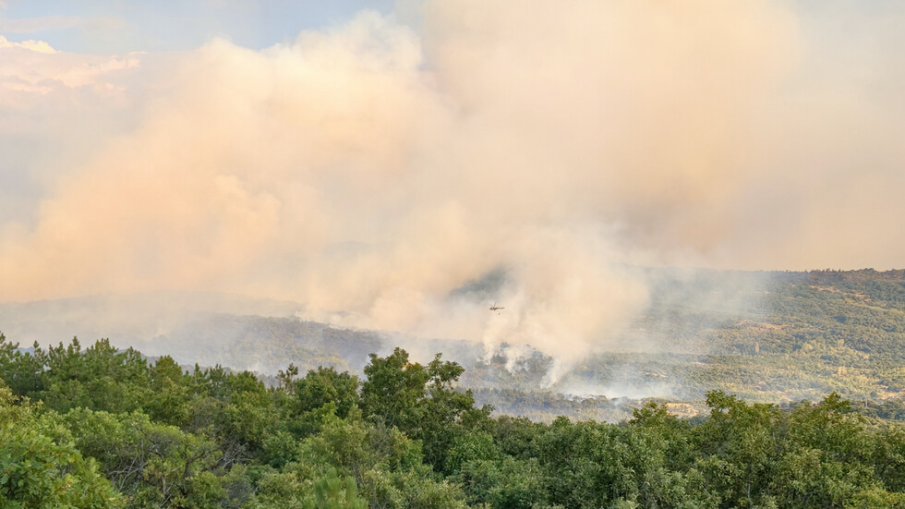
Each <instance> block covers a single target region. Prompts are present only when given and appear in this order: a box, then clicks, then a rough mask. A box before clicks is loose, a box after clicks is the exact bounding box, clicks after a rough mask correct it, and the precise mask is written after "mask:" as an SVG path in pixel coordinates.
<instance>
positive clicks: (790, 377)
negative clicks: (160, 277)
mask: <svg viewBox="0 0 905 509" xmlns="http://www.w3.org/2000/svg"><path fill="white" fill-rule="evenodd" d="M649 279H650V280H651V281H653V283H652V289H651V295H652V300H651V305H650V307H649V309H648V310H647V311H646V312H645V313H644V315H643V316H641V317H640V318H639V319H638V320H636V322H635V323H634V324H633V325H632V326H631V327H630V328H629V329H628V330H626V331H624V332H623V333H622V334H621V335H620V336H619V337H615V338H606V344H607V345H608V346H607V351H602V352H600V353H598V354H596V355H594V356H592V357H590V358H588V359H586V360H584V361H583V362H581V363H580V364H578V365H576V366H574V367H573V368H572V369H571V370H570V371H569V372H567V373H566V374H565V375H564V376H562V377H561V378H559V379H558V380H556V381H555V383H553V384H550V380H549V378H548V375H549V370H550V369H551V367H552V365H553V362H554V361H553V359H551V358H549V357H547V356H545V355H543V354H541V353H540V352H536V351H535V352H533V353H530V352H529V353H527V354H526V353H525V351H524V349H519V350H518V355H517V356H516V355H515V354H513V352H514V351H515V349H511V348H508V347H507V346H506V345H502V346H501V347H500V348H499V349H497V350H496V351H495V352H494V353H493V355H490V356H487V355H486V352H485V351H484V349H483V347H482V346H481V345H479V344H475V343H472V342H467V341H462V340H452V339H447V340H424V339H417V338H411V337H406V336H404V335H400V334H388V333H385V332H378V331H359V330H345V329H339V328H334V327H331V326H328V325H325V324H319V323H313V322H307V321H303V320H300V319H298V318H295V317H293V316H291V310H292V309H297V307H296V308H293V305H292V304H291V303H261V302H257V303H242V302H240V301H236V300H235V299H219V300H217V301H216V303H217V306H216V307H215V308H210V307H207V308H205V307H204V305H202V304H201V302H207V300H209V299H207V298H206V297H205V298H204V299H199V298H194V299H183V301H182V302H181V303H180V302H179V301H176V304H173V299H170V298H167V299H156V300H153V303H154V304H153V305H149V304H148V300H147V299H136V300H135V302H134V303H133V304H132V305H131V307H130V305H128V304H123V303H121V302H120V303H118V304H116V305H113V304H111V303H110V302H109V301H105V302H106V303H104V304H103V305H101V304H99V301H98V300H97V299H95V300H91V301H89V302H90V303H91V306H88V307H87V309H86V306H85V304H84V302H80V301H68V302H64V303H60V302H58V301H57V302H49V303H32V304H28V305H23V304H19V305H15V306H12V305H5V306H0V330H3V331H4V332H6V334H7V336H8V337H9V338H10V339H12V340H16V341H20V342H23V343H27V342H30V341H31V340H33V339H37V338H35V337H34V336H32V335H31V334H34V332H33V331H37V332H39V333H46V332H48V331H52V330H55V329H61V328H65V327H71V328H72V329H74V330H84V324H80V323H78V320H79V319H83V318H84V317H85V316H87V315H88V314H89V313H91V312H95V313H96V317H95V319H94V320H93V324H92V327H93V328H94V329H93V330H92V331H91V332H96V330H97V329H98V328H103V327H104V320H106V321H107V323H108V324H111V325H110V327H111V328H112V329H113V330H112V332H111V334H106V336H110V338H111V340H112V341H113V343H114V344H117V345H119V346H122V347H125V346H131V345H134V346H138V347H139V348H140V349H141V350H142V351H143V352H145V353H147V354H149V355H163V354H169V355H172V356H173V357H174V358H175V359H176V360H177V361H178V362H180V363H183V364H187V365H191V364H195V363H200V364H202V365H217V364H219V365H223V366H227V367H230V368H235V369H251V370H254V371H256V372H258V373H260V374H262V375H274V374H275V373H276V372H277V371H278V370H280V369H284V368H285V367H286V366H287V365H288V364H289V363H293V364H295V365H296V366H298V367H300V368H301V369H302V370H303V371H304V370H308V369H314V368H316V367H317V366H320V365H327V366H333V367H336V368H337V369H340V370H350V371H352V372H361V369H362V368H363V367H364V365H365V364H366V363H367V360H368V354H369V353H372V352H376V353H381V354H386V353H388V352H390V351H391V350H392V348H393V347H394V346H396V345H402V346H404V347H406V348H407V349H408V350H409V351H411V352H412V353H413V355H414V356H415V358H418V359H421V360H426V359H429V358H430V357H431V356H432V354H433V353H436V352H442V353H443V354H444V357H445V358H448V359H452V360H455V361H457V362H459V363H461V364H462V365H463V366H464V367H465V368H466V373H465V375H464V376H463V379H462V382H463V385H464V386H466V387H471V388H473V389H476V390H477V396H478V398H479V400H481V401H483V402H488V403H492V404H493V405H494V406H496V407H497V408H498V409H500V410H501V411H506V412H507V413H512V414H516V415H530V416H532V417H534V418H539V419H547V420H549V419H551V418H552V417H553V416H555V415H559V414H566V415H573V416H585V417H594V418H603V419H607V420H618V419H619V418H623V417H625V416H626V415H628V412H630V410H631V408H632V407H636V406H638V405H639V404H641V403H640V402H641V400H643V399H648V398H658V399H664V400H669V401H675V402H688V403H690V406H688V407H677V408H680V409H681V408H685V409H686V410H687V412H689V413H694V411H696V410H699V409H700V408H701V407H702V401H703V397H704V394H705V393H706V392H707V391H709V390H714V389H719V390H724V391H727V392H731V393H733V394H738V395H739V396H741V397H742V398H744V399H747V400H751V401H764V402H779V403H781V402H792V401H798V400H802V399H808V400H817V399H820V398H822V397H824V396H825V395H827V394H829V393H830V392H833V391H836V392H838V393H840V394H841V395H843V396H844V397H846V398H851V399H853V400H856V401H872V402H874V403H877V404H880V403H882V402H884V401H889V402H890V403H889V404H891V405H893V407H896V406H897V405H899V404H900V403H901V401H902V400H903V394H905V271H902V270H899V271H888V272H877V271H873V270H861V271H847V272H839V271H818V272H809V273H798V272H772V273H740V272H714V271H699V272H694V273H691V274H688V273H680V272H676V271H666V270H657V271H651V275H650V277H649ZM196 297H197V296H196ZM162 302H169V303H170V304H169V306H170V307H169V308H163V310H161V306H162V304H161V303H162ZM138 304H140V307H141V309H142V310H143V314H139V315H138V318H137V319H136V321H135V322H134V323H129V322H127V321H124V318H122V317H124V316H130V313H132V309H133V308H134V307H136V305H138ZM155 305H156V306H157V308H155V307H154V306H155ZM111 306H112V308H113V309H114V310H115V311H116V313H114V318H108V317H107V316H108V314H109V313H105V312H104V311H103V310H104V309H110V308H111ZM117 306H119V307H117ZM173 306H177V307H179V306H181V307H179V309H180V310H181V314H180V315H179V316H178V317H175V318H174V316H175V315H174V314H173V313H169V314H167V313H166V312H168V311H171V308H172V307H173ZM242 310H247V311H248V312H249V313H251V314H240V313H241V311H242ZM254 313H261V314H254ZM267 313H278V314H282V315H283V316H264V314H267ZM132 314H134V313H132ZM116 317H118V318H116ZM161 317H164V318H161ZM112 320H119V321H118V322H113V321H112ZM35 324H39V325H40V327H35ZM79 327H82V328H81V329H80V328H79ZM29 331H32V332H29ZM117 333H120V335H119V336H118V335H117ZM71 335H72V334H70V335H69V336H71ZM123 336H125V338H124V337H123ZM41 339H42V341H46V340H47V339H49V338H41ZM53 339H55V340H62V339H66V336H64V337H60V336H57V337H55V338H53ZM82 339H86V340H93V339H95V338H94V337H90V336H89V337H85V336H84V335H83V336H82Z"/></svg>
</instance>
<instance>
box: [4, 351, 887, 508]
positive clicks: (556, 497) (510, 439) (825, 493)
mask: <svg viewBox="0 0 905 509" xmlns="http://www.w3.org/2000/svg"><path fill="white" fill-rule="evenodd" d="M462 372H463V369H462V368H461V367H460V366H459V365H458V364H455V363H452V362H446V361H443V360H442V359H441V358H440V357H439V356H437V358H436V359H435V360H434V361H433V362H431V363H429V364H427V365H421V364H419V363H415V362H412V361H411V360H410V359H409V357H408V354H407V353H406V352H405V351H403V350H401V349H396V350H395V351H394V352H393V353H392V354H390V355H388V356H386V357H379V356H376V355H372V356H371V362H370V364H369V365H368V366H367V367H366V368H365V375H366V377H365V378H364V380H363V381H362V380H360V379H359V378H358V377H356V376H353V375H350V374H348V373H341V372H337V371H335V370H334V369H332V368H320V369H316V370H312V371H309V372H308V373H307V375H305V376H303V377H302V376H299V373H298V369H297V368H295V367H294V366H291V365H290V366H289V367H288V368H287V369H286V370H285V371H283V372H281V373H280V376H279V377H278V381H279V382H278V385H277V386H275V387H271V388H268V387H266V386H265V385H264V384H263V383H262V382H261V381H260V380H259V379H257V378H256V377H255V376H254V375H252V374H250V373H247V372H242V373H235V372H230V371H229V370H226V369H223V368H220V367H214V368H208V369H201V368H199V367H196V368H195V369H194V370H188V371H184V370H183V369H182V368H180V366H179V365H177V364H176V363H175V362H174V361H173V360H172V359H170V358H169V357H163V358H159V359H157V360H155V361H149V360H148V359H146V358H145V357H143V356H142V355H140V354H139V353H138V352H135V351H133V350H125V351H120V350H117V349H115V348H113V347H111V346H110V344H109V343H108V342H107V341H99V342H97V343H96V344H94V345H93V346H91V347H88V348H87V349H83V348H82V347H81V346H80V345H79V343H78V341H73V342H72V343H71V344H70V345H67V346H64V345H59V346H56V347H51V348H49V349H46V350H45V349H43V348H41V347H39V346H38V345H35V347H34V349H33V350H30V351H28V352H26V351H24V350H21V349H19V348H17V345H15V344H11V343H9V342H8V341H6V340H5V338H2V336H0V378H2V384H0V506H2V507H12V508H16V507H21V508H26V507H28V508H31V507H40V508H45V507H46V508H51V507H53V508H157V507H163V508H187V509H188V508H193V509H194V508H198V509H200V508H256V509H265V508H268V509H269V508H273V509H276V508H356V509H358V508H362V509H363V508H366V507H373V508H465V507H485V508H488V507H493V508H544V507H549V508H552V507H564V508H566V507H568V508H605V507H613V508H630V507H645V508H666V507H686V508H708V507H712V508H719V507H752V508H753V507H864V508H867V507H871V508H877V507H903V506H905V428H903V427H902V425H901V424H899V423H892V422H888V421H882V420H877V419H874V418H869V417H864V416H862V415H861V414H859V413H856V412H854V411H853V410H852V408H851V406H850V404H849V403H847V402H846V401H843V400H842V399H841V398H839V397H838V396H836V395H832V396H830V397H828V398H826V399H824V400H823V401H822V402H820V403H817V404H811V403H802V404H799V405H796V406H794V407H792V408H780V407H777V406H774V405H768V404H747V403H744V402H742V401H741V400H739V399H737V398H735V397H732V396H729V395H727V394H725V393H722V392H712V393H710V394H709V395H708V399H707V405H708V407H709V416H707V417H699V418H696V419H694V420H682V419H679V418H677V417H675V416H673V415H671V414H670V413H669V412H668V411H667V408H666V406H664V405H659V404H655V403H650V404H648V405H646V406H644V407H643V408H639V409H636V410H635V412H634V416H633V418H632V419H631V420H630V421H627V422H624V423H621V424H606V423H599V422H590V421H589V422H572V421H570V420H568V419H566V418H559V419H557V420H555V421H554V422H553V423H552V424H540V423H535V422H531V421H529V420H526V419H521V418H512V417H492V416H491V414H490V409H489V408H477V407H476V405H475V403H474V399H473V396H472V394H471V393H470V392H463V391H460V390H457V388H456V381H457V380H458V378H459V377H460V376H461V375H462Z"/></svg>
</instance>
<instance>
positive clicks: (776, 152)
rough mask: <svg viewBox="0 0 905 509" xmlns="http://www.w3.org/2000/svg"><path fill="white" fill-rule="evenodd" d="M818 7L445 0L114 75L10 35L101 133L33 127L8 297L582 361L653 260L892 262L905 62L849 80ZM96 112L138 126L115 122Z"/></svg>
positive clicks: (78, 122) (601, 342)
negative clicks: (130, 302) (236, 302)
mask: <svg viewBox="0 0 905 509" xmlns="http://www.w3.org/2000/svg"><path fill="white" fill-rule="evenodd" d="M801 16H802V15H801V13H796V12H794V11H792V10H790V9H789V8H788V7H786V6H784V5H780V4H774V3H770V2H758V3H738V2H721V1H701V2H691V3H689V2H596V1H593V2H592V1H578V2H566V3H563V2H554V3H551V2H492V3H487V2H473V1H465V0H461V1H460V0H454V1H442V2H440V1H437V2H426V3H419V4H417V5H412V6H407V7H400V14H399V18H395V17H385V16H382V15H379V14H375V13H368V12H365V13H362V14H360V15H359V16H358V17H357V18H356V19H354V20H352V21H350V22H349V23H348V24H346V25H343V26H340V27H336V28H334V29H331V30H326V31H319V32H306V33H303V34H302V35H301V36H300V37H299V38H298V40H297V41H295V42H294V43H293V44H289V45H279V46H275V47H272V48H269V49H267V50H264V51H252V50H248V49H244V48H241V47H237V46H235V45H233V44H231V43H229V42H226V41H223V40H217V41H213V42H211V43H210V44H208V45H206V46H205V47H203V48H201V49H199V50H197V51H192V52H188V53H185V54H178V55H167V56H155V55H131V56H129V57H125V58H118V59H111V60H109V61H108V62H107V63H106V67H104V66H103V65H100V64H97V65H95V66H94V67H90V69H92V70H93V71H95V72H94V74H88V75H86V74H85V73H84V70H85V67H84V65H83V63H82V62H81V61H79V60H78V58H81V57H78V56H72V55H70V56H68V57H67V56H66V55H65V54H61V53H54V52H52V51H50V50H51V49H50V48H45V47H43V46H35V44H38V43H34V44H32V45H31V46H24V45H21V44H19V45H12V44H6V45H4V44H0V52H3V55H5V56H9V57H10V58H9V59H4V60H0V62H2V63H0V107H2V108H5V110H4V111H12V109H13V108H19V110H17V111H19V113H18V114H19V115H22V116H23V117H28V115H29V113H30V112H31V113H33V115H34V116H33V117H32V118H31V119H30V121H31V124H30V127H29V128H30V129H32V130H33V131H35V132H39V133H40V132H41V129H42V127H43V126H45V125H49V121H50V119H53V120H54V121H55V122H57V123H59V122H62V123H63V126H62V128H61V127H60V126H54V128H53V129H48V130H47V131H46V136H47V137H49V139H50V140H51V141H50V142H49V143H53V142H54V141H58V140H65V139H67V137H68V136H72V137H75V139H77V140H79V143H78V146H77V147H69V150H63V151H62V154H61V157H60V158H59V159H51V160H49V161H47V162H46V163H43V162H40V163H35V162H34V161H33V160H32V159H29V158H28V157H27V153H23V152H20V150H25V149H20V148H13V147H7V146H5V145H4V147H6V148H4V150H9V151H10V156H11V157H13V158H15V159H17V160H23V161H26V163H24V166H25V167H28V168H29V170H28V171H31V172H34V173H35V174H40V175H42V177H41V179H39V182H40V185H37V187H38V188H39V189H40V191H39V192H37V196H39V197H40V198H38V197H36V198H35V199H34V200H31V201H30V202H29V203H28V204H26V205H23V207H27V208H29V209H30V210H29V211H28V212H27V213H19V212H21V211H19V208H17V213H16V214H12V213H11V212H8V213H7V215H8V216H10V217H9V218H8V219H7V220H5V221H4V222H3V223H0V301H10V300H29V299H42V298H53V297H62V296H73V295H82V294H96V293H136V292H147V291H159V290H165V291H170V290H188V291H215V292H235V293H242V294H248V295H253V296H261V297H273V298H282V299H291V300H295V301H298V302H301V303H303V305H304V314H305V316H306V317H309V318H314V319H320V320H328V321H332V322H337V321H338V322H340V323H343V324H346V325H354V326H361V327H373V328H380V329H392V330H400V331H406V332H410V333H414V334H416V335H423V336H435V337H437V336H443V337H460V338H467V339H474V340H481V341H483V342H484V344H485V345H487V346H488V348H492V347H494V346H495V345H498V344H500V343H502V342H508V343H511V344H530V345H532V346H534V347H536V348H538V349H540V350H541V351H543V352H545V353H548V354H551V355H553V356H555V357H556V358H557V359H559V360H560V361H561V362H562V364H563V365H568V364H569V363H572V362H574V361H576V360H578V359H580V358H582V357H584V356H586V355H588V354H589V353H592V352H594V351H598V350H601V349H604V348H606V346H607V341H608V338H611V337H614V336H616V335H617V334H618V333H619V331H620V330H621V329H622V328H623V327H625V326H626V325H627V324H628V323H629V322H630V321H631V320H632V319H633V318H634V317H635V316H637V314H638V313H639V312H641V311H642V310H643V309H644V307H645V305H646V302H647V299H648V295H647V291H648V290H647V288H648V287H647V285H646V284H645V281H644V280H643V278H640V277H638V276H636V275H634V273H633V272H632V271H630V270H628V269H627V268H626V267H627V266H628V265H645V264H700V265H710V266H717V267H732V268H805V267H824V266H833V267H846V266H860V265H873V266H878V267H888V266H892V265H894V264H895V263H897V262H899V261H901V260H902V259H903V255H905V239H903V238H902V236H901V235H895V234H894V232H896V231H897V229H896V228H897V227H898V224H897V223H898V221H900V219H901V217H903V216H905V208H903V207H905V205H903V203H905V202H903V201H902V200H901V199H899V196H898V195H899V194H900V192H901V190H902V189H903V188H905V187H903V184H905V176H903V172H902V170H901V163H902V160H903V158H902V155H903V154H902V148H901V144H898V143H896V140H895V139H894V137H893V136H892V134H891V133H893V132H901V128H902V127H903V126H902V122H903V121H902V120H901V119H902V118H905V117H903V116H902V115H900V113H902V106H903V104H902V101H901V100H899V101H898V102H896V103H894V104H888V105H887V104H885V103H884V100H886V99H888V98H889V97H891V96H893V95H894V94H892V93H891V92H890V90H888V89H887V88H884V86H889V85H890V84H893V83H894V84H901V76H897V77H895V76H887V74H885V72H884V69H886V68H888V67H890V65H889V64H890V62H888V61H885V60H883V59H882V58H879V59H878V61H876V62H874V63H873V64H872V65H868V64H864V65H863V67H862V68H861V69H862V71H863V72H864V73H867V74H869V75H870V77H871V78H872V79H864V80H855V79H848V78H844V77H843V72H842V71H841V70H839V69H836V68H834V67H832V66H827V65H826V64H825V62H823V61H822V60H820V57H821V56H823V55H824V53H823V50H822V49H821V48H820V47H814V44H816V42H817V40H816V39H815V38H814V37H813V35H812V34H811V33H810V32H809V31H808V30H806V29H803V28H802V23H804V21H803V20H802V19H801ZM400 19H402V20H404V21H405V23H403V22H402V21H400ZM805 21H806V20H805ZM818 29H819V27H818V28H817V29H815V30H818ZM818 31H819V30H818ZM4 41H5V40H4ZM884 56H885V57H887V58H888V59H895V60H899V61H900V60H901V56H899V55H895V54H894V52H887V53H886V54H885V55H884ZM13 57H14V58H13ZM66 58H70V59H71V60H66ZM17 62H18V63H17ZM21 62H25V63H24V64H23V63H21ZM36 62H40V63H41V65H40V66H38V65H37V64H36ZM900 63H901V62H900ZM23 65H26V66H29V69H39V70H41V71H40V72H42V73H44V74H43V75H42V76H39V77H37V78H36V77H35V74H34V73H31V74H28V73H24V74H23V72H22V69H23V68H22V66H23ZM816 70H820V71H821V72H823V73H824V74H823V75H817V76H816V77H812V76H811V74H812V71H814V72H816ZM79 71H82V72H81V74H79ZM805 71H807V72H805ZM117 73H120V74H122V73H126V74H124V75H122V76H120V75H118V74H117ZM67 76H69V77H70V78H67ZM115 76H119V77H115ZM73 77H75V78H73ZM76 78H78V79H81V80H82V81H77V80H76V81H73V80H74V79H76ZM61 97H62V98H67V101H63V100H61V99H60V98H61ZM23 98H27V99H28V100H29V101H31V102H30V103H27V104H30V106H28V107H27V108H25V110H21V108H22V106H20V105H21V104H26V103H23V102H22V101H23V100H24V99H23ZM111 98H113V99H111ZM13 99H15V100H13ZM48 101H49V102H50V103H52V104H54V105H58V106H59V108H60V109H59V111H57V110H56V108H55V110H54V111H47V110H46V108H44V106H43V105H45V104H47V102H48ZM66 102H69V103H70V105H69V106H66ZM13 103H15V106H14V105H13ZM102 105H103V106H102ZM880 106H888V107H882V108H881V107H880ZM92 107H93V108H95V109H96V111H97V112H98V116H99V117H102V118H108V120H107V121H105V122H104V123H102V124H101V125H100V127H98V128H96V129H95V130H93V131H92V130H88V132H85V126H86V120H87V118H86V116H85V114H84V112H85V111H92ZM67 108H68V109H67ZM23 111H24V112H23ZM74 112H75V113H74ZM76 113H78V114H76ZM109 119H112V120H109ZM87 125H91V124H90V122H88V124H87ZM2 127H3V129H4V131H3V132H4V133H11V132H15V131H16V129H17V128H16V126H12V125H2ZM45 141H46V140H45ZM62 146H68V145H66V144H63V145H62ZM23 154H24V155H23ZM72 154H77V157H76V156H73V155H72ZM64 156H65V157H64ZM64 162H65V163H66V164H63V163H64ZM2 210H3V209H2V208H0V211H2ZM3 219H4V217H2V216H0V220H3ZM884 231H885V232H887V233H886V234H885V235H881V232H884ZM494 274H497V275H502V276H501V277H500V278H499V282H498V284H496V285H495V286H493V288H491V289H489V290H484V291H479V292H468V291H463V288H468V287H469V285H472V286H474V285H477V286H480V283H481V282H482V281H485V280H486V279H487V278H488V277H491V276H493V275H494ZM494 301H496V302H497V303H499V304H500V305H502V306H505V307H506V309H505V312H502V313H498V314H497V313H491V312H489V311H488V309H487V307H488V306H489V305H490V304H491V303H493V302H494Z"/></svg>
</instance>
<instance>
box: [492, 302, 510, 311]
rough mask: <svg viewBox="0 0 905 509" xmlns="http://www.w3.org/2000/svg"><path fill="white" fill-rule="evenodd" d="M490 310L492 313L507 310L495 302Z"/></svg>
mask: <svg viewBox="0 0 905 509" xmlns="http://www.w3.org/2000/svg"><path fill="white" fill-rule="evenodd" d="M488 309H490V310H491V311H502V310H504V309H506V308H504V307H503V306H497V305H496V302H494V303H493V305H492V306H490V307H489V308H488Z"/></svg>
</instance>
